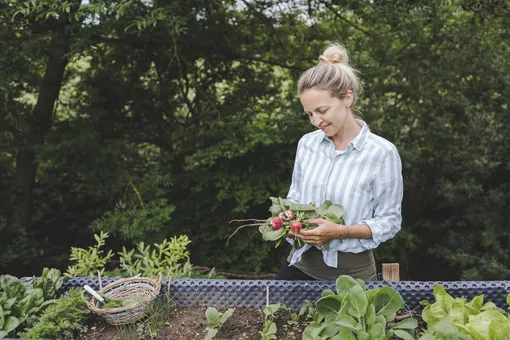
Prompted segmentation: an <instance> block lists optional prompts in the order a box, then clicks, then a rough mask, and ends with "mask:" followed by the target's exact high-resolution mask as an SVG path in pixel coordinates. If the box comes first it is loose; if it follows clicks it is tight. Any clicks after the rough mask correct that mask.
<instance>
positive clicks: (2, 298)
mask: <svg viewBox="0 0 510 340" xmlns="http://www.w3.org/2000/svg"><path fill="white" fill-rule="evenodd" d="M62 283H63V281H62V278H60V271H59V270H57V269H48V268H45V269H44V270H43V273H42V275H41V277H40V278H38V279H32V280H29V281H28V282H26V283H25V284H23V283H22V282H21V280H20V279H18V278H16V277H14V276H11V275H2V276H0V339H1V338H4V337H7V336H9V337H12V336H13V335H14V334H16V333H17V332H19V331H21V330H23V329H24V328H25V327H27V326H30V325H32V324H33V323H35V322H37V320H38V319H39V317H40V315H41V314H42V313H43V312H44V311H45V309H46V308H47V306H48V305H50V304H52V303H55V302H56V301H57V300H55V295H56V292H57V290H58V289H59V288H60V287H61V286H62Z"/></svg>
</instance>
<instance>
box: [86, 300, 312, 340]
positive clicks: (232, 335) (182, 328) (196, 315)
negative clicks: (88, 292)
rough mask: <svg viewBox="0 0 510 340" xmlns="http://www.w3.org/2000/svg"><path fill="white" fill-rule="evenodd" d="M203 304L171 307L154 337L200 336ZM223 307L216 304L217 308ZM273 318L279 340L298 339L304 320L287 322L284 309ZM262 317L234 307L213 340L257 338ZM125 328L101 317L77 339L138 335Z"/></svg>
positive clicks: (184, 339) (181, 339)
mask: <svg viewBox="0 0 510 340" xmlns="http://www.w3.org/2000/svg"><path fill="white" fill-rule="evenodd" d="M206 309H207V307H181V308H177V309H174V310H173V311H172V314H171V316H170V319H169V320H168V322H167V324H165V325H163V326H162V327H161V328H160V330H159V333H158V336H157V337H156V339H168V340H195V339H196V340H203V339H204V336H205V334H206V328H207V319H206V318H205V310H206ZM225 310H226V308H225V309H221V308H218V311H219V312H224V311H225ZM282 314H283V315H279V316H278V317H277V318H276V319H275V320H274V321H275V324H276V327H277V333H276V338H277V339H281V340H297V339H301V337H302V336H301V334H302V333H303V330H304V329H305V327H306V325H307V323H305V322H304V321H298V322H295V323H293V322H290V317H286V316H288V313H286V314H285V313H282ZM263 321H264V317H263V314H262V312H261V311H259V310H253V309H246V308H235V311H234V314H233V315H232V316H231V317H230V318H229V319H228V320H227V321H226V322H225V324H224V325H223V326H222V328H221V330H220V332H219V333H218V334H217V335H216V336H215V337H214V339H215V340H252V339H260V334H259V331H261V330H262V329H263V328H264V326H263ZM126 333H127V332H126V331H122V330H121V329H120V328H117V327H115V326H111V325H108V324H106V323H104V322H102V321H99V320H98V321H96V322H94V323H93V324H91V325H90V326H89V331H88V332H87V333H85V334H84V335H82V337H81V338H80V339H87V340H124V339H126V340H127V339H129V340H131V339H133V340H134V339H142V338H148V337H142V338H141V337H139V336H137V335H135V334H132V335H131V336H129V334H126Z"/></svg>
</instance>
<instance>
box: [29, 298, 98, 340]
mask: <svg viewBox="0 0 510 340" xmlns="http://www.w3.org/2000/svg"><path fill="white" fill-rule="evenodd" d="M87 315H88V309H87V308H86V306H85V303H84V302H83V299H82V296H81V291H80V290H79V289H71V290H70V291H69V292H68V293H66V294H65V295H62V296H61V297H60V298H59V299H58V300H57V301H56V302H55V303H54V304H52V305H51V306H49V307H48V308H47V309H46V310H45V311H44V312H43V313H42V315H41V318H40V319H39V321H37V322H36V323H35V324H34V325H33V326H32V327H30V328H28V329H27V330H26V331H25V332H23V333H21V334H20V336H21V337H24V338H28V339H43V338H44V339H55V340H67V339H69V340H71V339H75V338H76V335H77V334H78V333H80V332H82V331H84V330H85V327H84V324H83V323H84V321H85V320H86V318H87Z"/></svg>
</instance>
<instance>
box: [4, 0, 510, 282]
mask: <svg viewBox="0 0 510 340" xmlns="http://www.w3.org/2000/svg"><path fill="white" fill-rule="evenodd" d="M0 25H1V29H0V65H1V66H2V67H1V68H0V190H1V192H2V195H1V196H0V233H1V235H2V237H1V238H0V272H1V273H4V272H7V273H11V274H13V275H33V274H34V273H36V272H39V271H40V270H41V269H42V268H43V267H45V266H46V267H57V268H61V269H64V268H65V267H66V265H67V264H68V259H69V253H70V247H71V246H80V247H86V246H88V245H91V244H93V243H94V238H93V237H92V235H93V233H98V232H99V231H100V230H104V231H108V232H109V234H110V235H111V237H110V239H109V240H108V242H109V245H110V246H111V247H112V248H113V249H115V250H120V249H121V247H122V246H127V247H132V246H133V245H134V244H136V243H137V242H140V241H144V242H147V243H153V242H158V241H161V240H163V239H164V238H165V237H166V238H169V237H172V236H178V235H188V236H189V237H190V239H191V241H192V242H191V245H190V253H191V262H192V263H193V264H195V265H202V266H210V267H216V268H221V269H225V270H231V271H238V272H274V271H276V270H277V268H278V267H279V265H280V263H281V261H282V260H283V259H284V258H285V256H286V254H287V251H288V249H287V248H285V247H279V248H277V249H274V248H273V245H272V244H269V243H266V242H264V241H263V240H262V238H261V236H260V234H259V233H258V231H256V230H248V229H244V230H243V231H242V232H240V233H239V234H237V235H236V237H235V238H234V239H233V240H231V242H230V245H229V247H225V241H226V239H227V238H228V236H229V235H230V234H231V233H232V232H233V231H234V226H233V225H231V224H229V223H228V222H229V221H230V220H231V219H233V218H241V217H253V218H265V217H268V214H269V213H268V208H269V206H270V201H269V199H268V197H269V196H285V195H286V193H287V190H288V186H289V184H290V176H291V172H292V165H293V162H294V156H295V149H296V145H297V141H298V139H299V137H300V136H301V135H302V134H304V133H306V132H308V131H311V129H312V127H311V126H310V124H309V123H308V122H307V121H306V117H305V116H304V115H303V114H302V113H301V111H302V110H301V107H300V105H299V100H298V98H297V96H296V94H295V87H296V81H297V79H298V78H299V75H300V74H301V72H302V71H303V70H305V69H306V68H307V67H309V66H311V65H313V64H314V63H315V61H316V60H317V59H316V58H317V56H318V55H319V53H320V52H321V50H322V49H323V48H324V47H325V46H326V45H327V44H329V43H331V42H340V43H343V44H344V45H345V46H346V47H347V48H348V49H349V51H350V58H351V61H352V63H353V65H354V66H355V67H356V68H357V69H358V70H359V71H360V77H361V79H362V81H363V86H364V93H363V96H362V98H361V101H360V105H359V110H360V112H361V113H362V114H363V117H364V119H365V120H366V121H367V122H368V123H369V125H370V127H371V129H372V131H374V132H375V133H377V134H380V135H382V136H384V137H385V138H387V139H389V140H391V141H393V142H394V143H395V144H396V145H397V147H398V149H399V151H400V153H401V157H402V161H403V171H404V180H405V193H404V202H403V215H404V216H403V217H404V221H403V224H402V231H401V232H400V233H399V234H398V235H397V237H396V238H395V239H393V240H392V241H390V242H387V243H386V244H384V245H382V246H381V247H380V248H379V249H378V250H377V252H376V257H377V261H378V263H380V262H388V261H390V262H399V263H400V264H401V269H402V273H401V277H402V278H403V279H413V280H456V279H465V280H493V279H498V280H499V279H510V269H509V268H510V253H509V252H508V249H509V247H510V231H509V228H508V226H507V221H508V220H509V209H508V208H507V207H508V206H509V204H510V191H509V179H510V176H509V164H508V160H509V157H510V156H509V155H510V150H509V143H508V142H507V141H508V139H509V138H508V134H509V133H508V131H509V128H510V115H509V109H508V98H510V61H509V59H508V58H507V56H508V55H509V52H510V44H509V33H508V29H507V28H508V27H509V26H510V7H509V5H508V4H507V3H506V2H504V1H497V0H490V1H471V0H457V1H446V0H437V1H432V2H431V1H420V0H416V1H398V0H397V1H378V0H375V1H374V0H370V1H369V0H367V1H365V0H361V1H359V0H356V1H350V0H348V1H343V2H341V4H338V2H335V1H327V0H324V1H321V0H307V1H304V0H302V1H301V0H299V1H298V0H294V1H278V0H274V1H269V0H267V1H266V0H251V1H248V0H245V1H241V0H239V1H233V0H225V1H221V2H219V1H196V0H187V1H181V0H159V1H157V2H155V1H149V0H143V1H142V0H119V1H104V0H90V1H79V0H68V1H63V0H57V1H54V0H51V1H50V0H38V1H33V2H24V1H16V0H7V1H4V2H2V3H1V4H0ZM505 136H506V137H505Z"/></svg>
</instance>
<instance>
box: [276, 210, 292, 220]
mask: <svg viewBox="0 0 510 340" xmlns="http://www.w3.org/2000/svg"><path fill="white" fill-rule="evenodd" d="M278 217H280V218H281V219H282V220H284V221H290V220H292V219H293V218H294V212H293V211H292V210H285V211H283V212H281V213H280V214H279V215H278Z"/></svg>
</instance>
